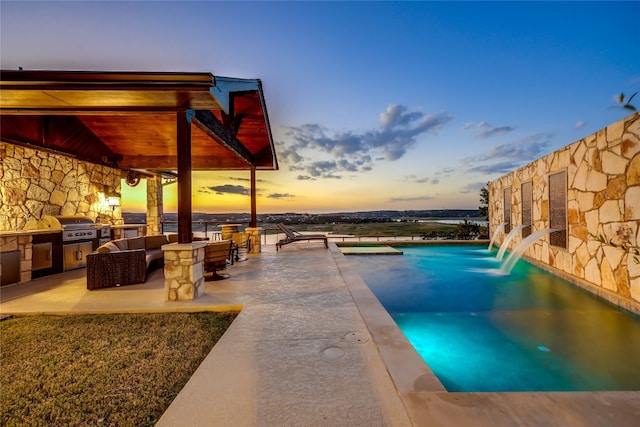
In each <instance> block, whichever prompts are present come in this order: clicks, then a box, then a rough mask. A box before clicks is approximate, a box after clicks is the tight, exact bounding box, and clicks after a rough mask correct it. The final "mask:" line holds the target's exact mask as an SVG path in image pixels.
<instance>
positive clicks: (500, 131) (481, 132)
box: [462, 122, 515, 139]
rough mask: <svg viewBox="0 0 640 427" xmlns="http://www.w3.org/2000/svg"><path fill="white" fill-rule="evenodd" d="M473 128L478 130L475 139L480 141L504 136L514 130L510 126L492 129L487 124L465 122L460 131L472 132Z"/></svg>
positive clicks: (492, 127)
mask: <svg viewBox="0 0 640 427" xmlns="http://www.w3.org/2000/svg"><path fill="white" fill-rule="evenodd" d="M474 127H475V129H477V130H478V134H477V135H476V136H475V137H476V138H480V139H486V138H492V137H494V136H500V135H506V134H508V133H510V132H513V131H514V130H515V128H513V127H511V126H500V127H494V126H492V125H490V124H489V123H487V122H479V123H477V124H476V123H475V122H467V123H465V124H464V126H463V127H462V130H465V131H468V130H472V129H473V128H474Z"/></svg>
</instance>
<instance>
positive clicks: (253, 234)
mask: <svg viewBox="0 0 640 427" xmlns="http://www.w3.org/2000/svg"><path fill="white" fill-rule="evenodd" d="M244 232H245V233H249V238H250V239H251V251H249V253H251V254H259V253H260V252H262V244H261V242H260V235H261V234H262V227H247V228H245V229H244Z"/></svg>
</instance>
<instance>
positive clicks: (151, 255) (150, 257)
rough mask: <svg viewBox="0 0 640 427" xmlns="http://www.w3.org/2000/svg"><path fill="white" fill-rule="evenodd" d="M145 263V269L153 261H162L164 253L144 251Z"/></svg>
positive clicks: (156, 250) (152, 250) (154, 250)
mask: <svg viewBox="0 0 640 427" xmlns="http://www.w3.org/2000/svg"><path fill="white" fill-rule="evenodd" d="M144 254H145V256H144V257H145V261H146V262H147V268H149V265H150V264H151V263H152V262H153V261H155V260H161V259H164V251H163V250H162V249H148V250H146V251H145V253H144Z"/></svg>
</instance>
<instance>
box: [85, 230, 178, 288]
mask: <svg viewBox="0 0 640 427" xmlns="http://www.w3.org/2000/svg"><path fill="white" fill-rule="evenodd" d="M168 243H169V240H168V239H167V236H165V235H162V234H161V235H155V236H140V237H131V238H128V239H118V240H112V241H111V242H109V243H105V244H104V245H102V246H100V247H99V248H98V249H96V250H95V251H94V252H93V253H91V254H89V255H87V289H89V290H91V289H101V288H111V287H114V286H123V285H132V284H134V283H142V282H145V281H146V280H147V276H148V275H149V272H150V271H152V270H153V269H156V268H159V267H162V266H163V265H164V253H163V251H162V245H166V244H168Z"/></svg>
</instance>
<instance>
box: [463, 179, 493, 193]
mask: <svg viewBox="0 0 640 427" xmlns="http://www.w3.org/2000/svg"><path fill="white" fill-rule="evenodd" d="M486 185H487V183H486V182H473V183H471V184H467V185H465V186H464V187H462V188H461V189H460V192H461V193H463V194H467V193H480V189H482V188H483V187H486Z"/></svg>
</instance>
